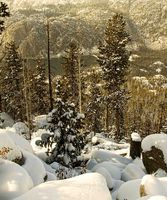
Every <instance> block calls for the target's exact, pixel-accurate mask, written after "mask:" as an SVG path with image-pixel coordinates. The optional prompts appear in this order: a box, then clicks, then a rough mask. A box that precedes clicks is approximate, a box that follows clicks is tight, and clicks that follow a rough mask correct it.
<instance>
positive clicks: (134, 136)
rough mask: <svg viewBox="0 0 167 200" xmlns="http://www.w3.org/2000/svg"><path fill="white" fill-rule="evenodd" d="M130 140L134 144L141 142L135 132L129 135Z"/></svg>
mask: <svg viewBox="0 0 167 200" xmlns="http://www.w3.org/2000/svg"><path fill="white" fill-rule="evenodd" d="M131 138H132V141H135V142H141V137H140V135H139V134H138V133H136V132H133V133H132V134H131Z"/></svg>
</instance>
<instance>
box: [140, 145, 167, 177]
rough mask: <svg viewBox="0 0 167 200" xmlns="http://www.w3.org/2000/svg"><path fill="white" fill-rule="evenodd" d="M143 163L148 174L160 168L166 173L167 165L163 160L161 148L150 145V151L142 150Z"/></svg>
mask: <svg viewBox="0 0 167 200" xmlns="http://www.w3.org/2000/svg"><path fill="white" fill-rule="evenodd" d="M142 157H143V164H144V166H145V168H146V170H147V172H148V173H149V174H152V173H155V172H156V171H157V170H159V169H162V170H164V171H165V172H166V173H167V165H166V163H165V161H164V155H163V152H162V150H160V149H158V148H156V147H152V148H151V150H150V151H146V152H142Z"/></svg>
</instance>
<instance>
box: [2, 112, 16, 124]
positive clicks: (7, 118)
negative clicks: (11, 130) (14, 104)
mask: <svg viewBox="0 0 167 200" xmlns="http://www.w3.org/2000/svg"><path fill="white" fill-rule="evenodd" d="M13 124H14V120H13V119H12V118H11V117H10V116H9V115H8V114H7V113H5V112H1V113H0V128H6V127H12V126H13Z"/></svg>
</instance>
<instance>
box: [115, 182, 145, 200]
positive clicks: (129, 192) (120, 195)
mask: <svg viewBox="0 0 167 200" xmlns="http://www.w3.org/2000/svg"><path fill="white" fill-rule="evenodd" d="M140 184H141V179H136V180H132V181H128V182H126V183H124V184H122V185H121V186H120V188H119V189H118V191H117V194H116V199H117V200H125V199H126V200H136V199H138V198H139V197H140V192H139V191H140Z"/></svg>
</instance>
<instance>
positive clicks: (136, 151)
mask: <svg viewBox="0 0 167 200" xmlns="http://www.w3.org/2000/svg"><path fill="white" fill-rule="evenodd" d="M130 156H131V158H132V159H135V158H137V157H139V158H140V156H141V141H133V140H132V139H131V141H130Z"/></svg>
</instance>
